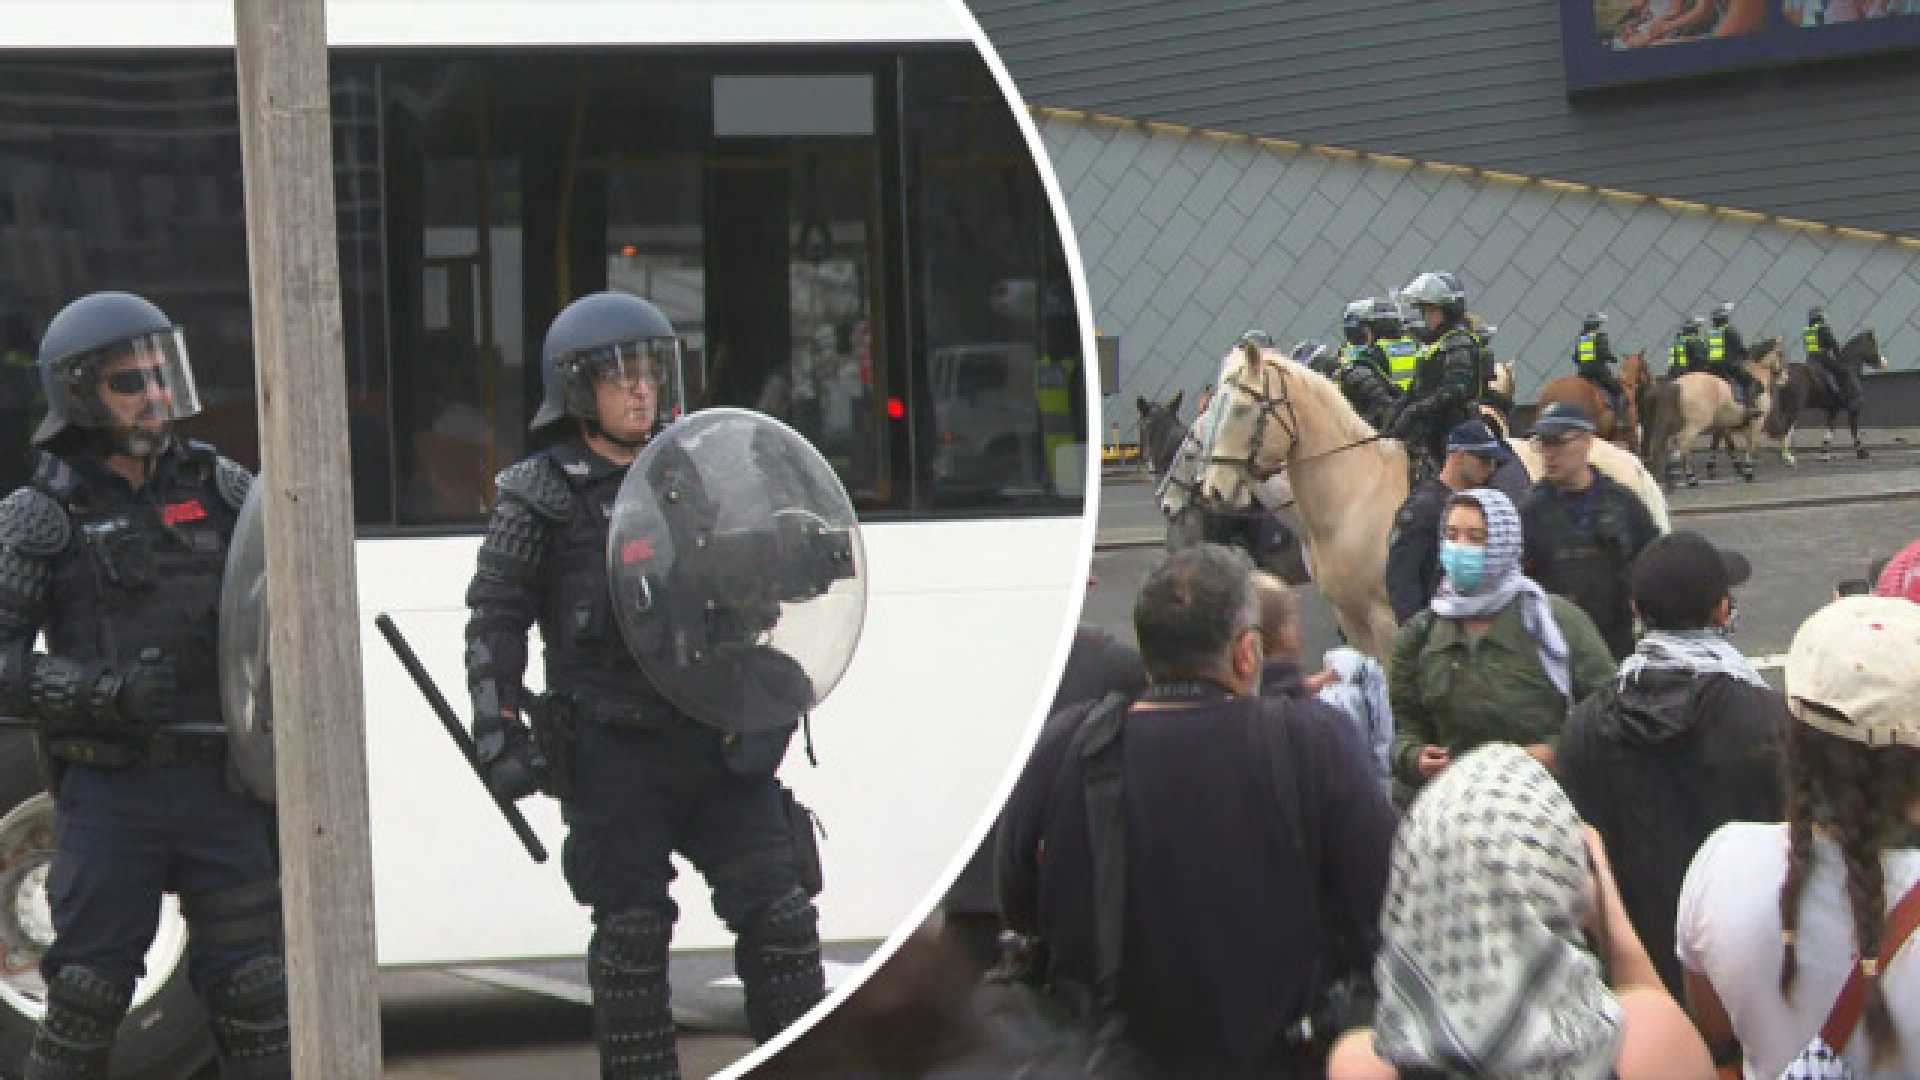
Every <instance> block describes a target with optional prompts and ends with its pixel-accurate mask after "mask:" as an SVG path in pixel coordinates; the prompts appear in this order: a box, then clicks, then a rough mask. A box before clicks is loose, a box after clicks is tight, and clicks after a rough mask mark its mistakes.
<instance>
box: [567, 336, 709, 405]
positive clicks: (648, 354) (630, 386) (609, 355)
mask: <svg viewBox="0 0 1920 1080" xmlns="http://www.w3.org/2000/svg"><path fill="white" fill-rule="evenodd" d="M571 363H572V364H574V365H575V368H576V370H578V371H579V372H580V373H581V374H583V375H585V376H586V377H587V379H588V381H589V382H591V383H592V384H593V385H594V387H595V389H596V393H597V392H598V390H599V388H601V387H613V388H616V389H621V390H626V391H629V392H630V393H632V394H633V396H634V397H635V398H637V399H639V400H640V402H641V403H642V404H641V408H642V409H643V410H644V409H646V408H651V409H652V410H653V414H654V415H653V423H655V424H665V423H670V422H672V421H674V420H678V419H679V418H680V417H681V416H682V415H684V414H685V413H686V408H687V402H686V390H685V386H686V384H685V382H684V380H683V378H682V371H683V366H684V360H683V354H682V351H681V346H680V339H679V338H677V337H664V338H643V339H640V340H637V341H621V342H615V343H614V344H611V345H601V346H597V347H595V348H592V349H588V350H585V351H583V352H580V353H576V354H575V355H574V356H573V357H572V358H571Z"/></svg>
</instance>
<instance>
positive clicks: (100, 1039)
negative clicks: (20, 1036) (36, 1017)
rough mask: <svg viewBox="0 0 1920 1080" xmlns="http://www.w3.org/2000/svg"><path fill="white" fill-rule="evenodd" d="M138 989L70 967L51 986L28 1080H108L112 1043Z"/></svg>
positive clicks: (29, 1060) (89, 970) (29, 1061)
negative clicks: (134, 989) (108, 1063)
mask: <svg viewBox="0 0 1920 1080" xmlns="http://www.w3.org/2000/svg"><path fill="white" fill-rule="evenodd" d="M132 1002H133V983H132V982H118V981H115V980H113V979H110V978H108V977H106V976H104V975H102V974H100V973H99V972H97V971H94V970H93V969H92V968H87V967H81V966H78V965H74V964H69V965H67V966H66V967H63V968H61V969H60V971H59V972H58V973H57V974H56V975H54V977H53V981H52V982H50V983H48V984H47V1015H46V1019H44V1020H42V1021H41V1022H40V1029H39V1031H37V1032H35V1033H34V1037H33V1048H32V1050H31V1051H29V1052H28V1055H27V1069H26V1073H25V1076H26V1080H105V1077H106V1075H107V1060H108V1058H109V1057H110V1056H111V1055H112V1053H113V1038H114V1035H115V1033H116V1032H118V1031H119V1030H120V1021H121V1020H122V1019H124V1018H125V1017H126V1015H127V1007H128V1006H129V1005H130V1004H132Z"/></svg>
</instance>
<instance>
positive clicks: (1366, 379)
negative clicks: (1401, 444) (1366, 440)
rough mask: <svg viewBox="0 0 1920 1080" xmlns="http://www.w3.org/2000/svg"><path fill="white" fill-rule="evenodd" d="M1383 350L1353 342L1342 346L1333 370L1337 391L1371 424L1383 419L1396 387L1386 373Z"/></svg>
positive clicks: (1396, 395) (1395, 395) (1379, 423)
mask: <svg viewBox="0 0 1920 1080" xmlns="http://www.w3.org/2000/svg"><path fill="white" fill-rule="evenodd" d="M1388 370H1389V369H1388V366H1387V354H1386V353H1385V352H1383V351H1381V348H1380V346H1378V345H1364V346H1354V347H1351V348H1349V349H1348V350H1343V351H1342V353H1341V356H1340V366H1339V367H1338V368H1336V369H1335V370H1334V377H1335V380H1336V381H1337V382H1338V383H1339V385H1340V392H1341V393H1342V394H1344V395H1346V398H1347V403H1348V404H1350V405H1352V406H1353V411H1354V412H1356V413H1359V414H1360V418H1361V419H1362V420H1365V421H1366V422H1367V423H1368V424H1369V425H1371V426H1373V427H1374V428H1376V429H1377V428H1379V427H1381V426H1382V425H1384V424H1385V423H1386V422H1387V418H1388V416H1389V415H1390V414H1391V413H1392V412H1393V403H1394V402H1395V401H1396V400H1398V399H1399V397H1400V389H1399V387H1396V386H1394V385H1393V381H1392V378H1391V377H1390V376H1389V374H1388Z"/></svg>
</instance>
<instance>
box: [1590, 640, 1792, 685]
mask: <svg viewBox="0 0 1920 1080" xmlns="http://www.w3.org/2000/svg"><path fill="white" fill-rule="evenodd" d="M1649 668H1651V669H1654V670H1666V671H1686V672H1691V673H1692V674H1694V675H1715V674H1718V675H1731V676H1733V677H1734V678H1736V679H1739V680H1740V681H1741V682H1743V683H1749V684H1751V685H1753V686H1765V685H1767V680H1765V679H1763V678H1761V677H1760V673H1759V672H1758V671H1756V670H1754V666H1753V663H1752V662H1751V661H1749V660H1748V659H1747V658H1746V656H1745V654H1743V653H1741V651H1740V650H1739V649H1736V648H1734V647H1733V642H1731V641H1728V640H1727V638H1726V636H1725V635H1724V634H1721V633H1718V632H1716V631H1714V630H1653V631H1649V632H1648V634H1647V636H1646V637H1643V638H1641V639H1640V644H1638V645H1636V646H1634V650H1633V655H1632V656H1629V657H1627V658H1626V659H1625V660H1624V661H1622V662H1621V664H1620V682H1619V688H1620V689H1622V690H1625V689H1626V688H1627V684H1628V683H1630V682H1632V681H1633V680H1634V679H1635V678H1636V677H1638V676H1639V674H1640V672H1642V671H1645V670H1647V669H1649Z"/></svg>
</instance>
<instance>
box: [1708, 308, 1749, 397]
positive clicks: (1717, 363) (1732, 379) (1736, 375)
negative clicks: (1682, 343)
mask: <svg viewBox="0 0 1920 1080" xmlns="http://www.w3.org/2000/svg"><path fill="white" fill-rule="evenodd" d="M1732 318H1733V302H1732V301H1730V300H1722V301H1721V302H1720V303H1718V304H1716V305H1714V308H1713V329H1711V330H1709V331H1707V369H1708V370H1710V371H1712V372H1713V373H1714V374H1715V375H1718V376H1720V377H1721V378H1723V379H1725V380H1727V382H1728V384H1729V385H1731V386H1732V387H1733V396H1734V399H1735V400H1736V401H1738V402H1740V404H1741V406H1742V407H1743V408H1745V409H1746V410H1747V415H1749V416H1758V415H1759V414H1760V410H1759V408H1758V407H1757V406H1755V405H1754V399H1755V398H1756V397H1758V396H1759V393H1760V384H1759V382H1758V381H1757V380H1755V379H1754V377H1753V376H1752V375H1749V374H1747V369H1746V363H1747V343H1746V342H1745V341H1744V340H1742V339H1741V337H1740V331H1738V330H1735V329H1734V328H1733V325H1732V322H1731V320H1732Z"/></svg>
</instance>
